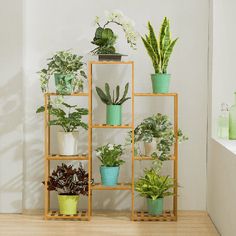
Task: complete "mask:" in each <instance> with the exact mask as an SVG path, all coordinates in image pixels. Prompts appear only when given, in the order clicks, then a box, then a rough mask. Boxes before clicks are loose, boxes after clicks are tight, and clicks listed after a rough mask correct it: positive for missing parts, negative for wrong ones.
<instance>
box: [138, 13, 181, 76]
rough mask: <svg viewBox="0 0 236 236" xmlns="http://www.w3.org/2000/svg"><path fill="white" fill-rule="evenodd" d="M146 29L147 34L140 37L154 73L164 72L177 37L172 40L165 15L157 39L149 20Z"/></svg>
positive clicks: (168, 22)
mask: <svg viewBox="0 0 236 236" xmlns="http://www.w3.org/2000/svg"><path fill="white" fill-rule="evenodd" d="M148 30H149V34H148V35H145V37H142V41H143V43H144V46H145V48H146V50H147V52H148V55H149V56H150V58H151V60H152V64H153V67H154V70H155V73H156V74H166V73H167V67H168V63H169V59H170V56H171V53H172V51H173V48H174V46H175V44H176V42H177V40H178V38H176V39H174V40H172V38H171V33H170V21H169V20H168V19H167V17H165V18H164V20H163V22H162V25H161V29H160V33H159V38H158V39H157V37H156V35H155V32H154V30H153V27H152V25H151V23H150V22H148Z"/></svg>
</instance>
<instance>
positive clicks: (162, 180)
mask: <svg viewBox="0 0 236 236" xmlns="http://www.w3.org/2000/svg"><path fill="white" fill-rule="evenodd" d="M144 174H145V175H144V176H142V177H140V178H139V179H138V180H137V181H136V182H135V191H137V192H139V194H140V196H142V197H146V198H150V199H152V200H156V199H158V198H164V197H166V196H171V195H173V194H174V193H173V191H172V189H173V187H174V179H173V178H170V176H162V175H160V174H159V172H158V171H156V169H154V168H151V169H149V170H148V169H145V170H144Z"/></svg>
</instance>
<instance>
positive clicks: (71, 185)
mask: <svg viewBox="0 0 236 236" xmlns="http://www.w3.org/2000/svg"><path fill="white" fill-rule="evenodd" d="M43 183H44V184H45V182H43ZM47 187H48V190H49V191H56V192H58V202H59V211H60V214H63V215H75V214H77V205H78V200H79V195H85V196H87V195H88V173H86V171H85V170H84V169H83V167H82V165H81V163H80V165H79V168H78V169H76V168H73V166H72V165H69V166H67V165H66V164H64V163H62V165H60V166H57V169H56V170H53V172H52V174H51V175H50V176H49V181H48V182H47Z"/></svg>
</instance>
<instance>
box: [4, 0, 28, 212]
mask: <svg viewBox="0 0 236 236" xmlns="http://www.w3.org/2000/svg"><path fill="white" fill-rule="evenodd" d="M0 3H1V7H0V78H1V79H0V120H1V121H0V134H1V135H0V212H20V211H21V209H22V184H23V182H22V180H23V173H22V170H23V149H22V146H23V119H22V116H23V114H24V113H23V103H22V93H23V92H22V1H21V0H5V1H3V0H2V1H0Z"/></svg>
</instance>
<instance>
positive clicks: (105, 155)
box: [96, 143, 125, 186]
mask: <svg viewBox="0 0 236 236" xmlns="http://www.w3.org/2000/svg"><path fill="white" fill-rule="evenodd" d="M122 154H123V148H122V145H115V144H110V143H108V144H106V145H104V146H101V147H98V148H97V149H96V156H97V157H98V159H99V160H100V161H101V163H102V165H101V166H100V174H101V182H102V185H104V186H115V185H117V182H118V176H119V171H120V165H121V164H123V163H125V161H123V160H121V159H120V157H121V155H122Z"/></svg>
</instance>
